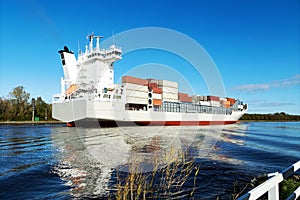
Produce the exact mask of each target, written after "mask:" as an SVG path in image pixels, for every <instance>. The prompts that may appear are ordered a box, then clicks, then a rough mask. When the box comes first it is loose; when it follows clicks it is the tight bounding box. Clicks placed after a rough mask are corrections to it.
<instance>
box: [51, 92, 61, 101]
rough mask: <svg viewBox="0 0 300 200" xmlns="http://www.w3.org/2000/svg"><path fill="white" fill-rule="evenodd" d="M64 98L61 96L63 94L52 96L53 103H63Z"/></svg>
mask: <svg viewBox="0 0 300 200" xmlns="http://www.w3.org/2000/svg"><path fill="white" fill-rule="evenodd" d="M62 100H63V97H62V96H61V94H55V95H53V96H52V103H60V102H62Z"/></svg>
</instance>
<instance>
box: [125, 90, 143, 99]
mask: <svg viewBox="0 0 300 200" xmlns="http://www.w3.org/2000/svg"><path fill="white" fill-rule="evenodd" d="M126 96H128V97H130V96H131V97H138V98H148V92H142V91H137V90H129V89H127V90H126Z"/></svg>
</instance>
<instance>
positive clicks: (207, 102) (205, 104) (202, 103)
mask: <svg viewBox="0 0 300 200" xmlns="http://www.w3.org/2000/svg"><path fill="white" fill-rule="evenodd" d="M199 104H200V105H202V106H210V102H209V101H200V102H199Z"/></svg>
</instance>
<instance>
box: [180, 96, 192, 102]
mask: <svg viewBox="0 0 300 200" xmlns="http://www.w3.org/2000/svg"><path fill="white" fill-rule="evenodd" d="M179 101H181V102H186V103H192V102H193V99H192V97H185V98H181V99H179Z"/></svg>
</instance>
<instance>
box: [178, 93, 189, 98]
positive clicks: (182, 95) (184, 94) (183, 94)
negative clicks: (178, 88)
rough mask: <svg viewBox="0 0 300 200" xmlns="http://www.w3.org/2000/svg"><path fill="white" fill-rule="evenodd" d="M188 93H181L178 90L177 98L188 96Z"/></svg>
mask: <svg viewBox="0 0 300 200" xmlns="http://www.w3.org/2000/svg"><path fill="white" fill-rule="evenodd" d="M188 96H189V95H188V94H186V93H181V92H178V98H179V99H180V98H185V97H188Z"/></svg>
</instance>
